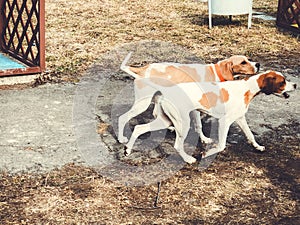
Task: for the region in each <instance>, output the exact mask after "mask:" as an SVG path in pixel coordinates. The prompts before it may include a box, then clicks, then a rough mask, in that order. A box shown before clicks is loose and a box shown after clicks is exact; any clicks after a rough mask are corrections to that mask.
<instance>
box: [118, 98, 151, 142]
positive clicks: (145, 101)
mask: <svg viewBox="0 0 300 225" xmlns="http://www.w3.org/2000/svg"><path fill="white" fill-rule="evenodd" d="M151 100H152V96H151V97H145V98H142V99H138V100H136V101H135V102H134V104H133V106H132V107H131V109H130V110H129V111H128V112H126V113H124V114H123V115H121V116H120V117H119V121H118V140H119V142H120V143H126V142H128V139H127V137H125V136H124V127H125V125H126V123H127V122H128V121H129V120H130V119H132V118H133V117H135V116H137V115H139V114H141V113H142V112H144V111H146V110H147V108H148V107H149V105H150V104H151Z"/></svg>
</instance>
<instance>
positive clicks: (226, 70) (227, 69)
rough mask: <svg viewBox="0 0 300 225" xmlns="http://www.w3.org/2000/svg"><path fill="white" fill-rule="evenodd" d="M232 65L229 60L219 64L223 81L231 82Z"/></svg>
mask: <svg viewBox="0 0 300 225" xmlns="http://www.w3.org/2000/svg"><path fill="white" fill-rule="evenodd" d="M232 67H233V63H232V61H231V60H228V59H226V60H223V61H221V62H220V69H221V73H222V76H223V78H224V79H225V80H233V70H232Z"/></svg>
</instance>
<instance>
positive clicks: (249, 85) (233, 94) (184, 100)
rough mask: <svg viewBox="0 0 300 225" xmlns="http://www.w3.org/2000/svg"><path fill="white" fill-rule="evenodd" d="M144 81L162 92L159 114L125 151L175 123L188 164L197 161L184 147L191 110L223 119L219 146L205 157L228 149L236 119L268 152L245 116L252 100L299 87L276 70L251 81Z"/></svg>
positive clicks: (180, 149)
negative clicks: (141, 137) (140, 137)
mask: <svg viewBox="0 0 300 225" xmlns="http://www.w3.org/2000/svg"><path fill="white" fill-rule="evenodd" d="M140 83H141V85H142V84H144V85H147V86H152V87H153V88H154V89H156V90H157V91H159V92H161V96H160V97H159V98H158V99H156V102H155V104H156V113H157V117H156V119H155V120H153V121H152V122H150V123H148V124H143V125H137V126H135V128H134V131H133V133H132V136H131V138H130V141H129V142H128V143H127V145H126V150H125V154H126V155H128V154H130V152H131V149H132V147H133V145H134V142H135V140H136V139H137V137H138V136H140V135H141V134H143V133H146V132H149V131H155V130H160V129H165V128H168V127H169V126H174V128H175V132H176V140H175V145H174V148H175V149H176V150H177V151H178V153H179V154H180V156H181V157H182V158H183V160H184V161H185V162H188V163H194V162H196V159H195V158H194V157H192V156H190V155H188V154H187V153H185V151H184V147H183V144H184V140H185V138H186V136H187V134H188V131H189V129H190V116H189V114H190V112H192V111H193V110H200V111H203V112H205V113H207V114H209V115H211V116H213V117H215V118H217V119H218V120H219V128H218V134H219V135H218V145H217V147H215V148H212V149H210V150H208V151H207V152H206V153H205V155H204V156H203V157H207V156H210V155H213V154H216V153H218V152H220V151H223V150H224V149H225V145H226V139H227V133H228V130H229V127H230V125H231V124H232V123H233V122H236V123H237V124H238V125H239V126H240V128H241V129H242V131H243V132H244V133H245V135H246V137H247V139H248V141H249V142H250V143H251V144H252V145H253V146H254V147H255V148H256V149H257V150H259V151H264V150H265V147H264V146H261V145H259V144H258V143H257V142H256V141H255V138H254V135H253V134H252V132H251V130H250V128H249V126H248V124H247V122H246V119H245V114H246V112H247V111H248V107H249V103H250V101H251V100H252V99H253V97H254V96H256V95H257V94H259V93H265V94H267V95H269V94H276V95H282V96H284V97H285V98H288V94H287V93H286V92H288V91H293V90H295V89H296V84H294V83H291V82H288V81H286V79H285V77H284V76H283V75H282V74H281V73H279V72H275V71H268V72H265V73H262V74H259V75H254V76H251V77H250V78H248V79H247V80H238V81H228V82H189V83H179V84H176V85H173V84H172V83H171V82H170V83H169V84H167V83H163V84H162V82H161V80H160V79H159V78H150V79H141V80H140Z"/></svg>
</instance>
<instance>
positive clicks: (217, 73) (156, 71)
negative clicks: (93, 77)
mask: <svg viewBox="0 0 300 225" xmlns="http://www.w3.org/2000/svg"><path fill="white" fill-rule="evenodd" d="M130 57H131V53H129V54H128V55H127V56H126V58H125V59H124V61H123V63H122V65H121V70H123V71H125V72H126V73H128V74H130V75H132V76H133V77H134V78H135V80H134V91H135V102H134V104H133V106H132V108H131V109H130V110H129V111H128V112H126V113H125V114H123V115H121V116H120V117H119V122H118V140H119V142H121V143H126V142H127V141H128V139H127V137H125V136H124V127H125V124H126V123H127V122H128V121H129V120H130V119H131V118H133V117H135V116H137V115H139V114H140V113H142V112H144V111H145V110H146V109H147V108H148V107H149V105H150V103H151V101H152V97H153V95H154V93H155V92H157V90H156V89H155V88H153V87H151V86H149V85H147V84H145V83H143V82H140V80H141V79H143V78H155V77H156V78H160V79H161V80H160V81H161V82H171V83H173V84H174V85H175V84H180V83H190V82H208V81H221V82H222V81H228V80H233V79H234V76H235V75H237V74H246V75H253V74H256V73H257V72H258V70H259V67H260V64H259V63H257V62H251V61H249V60H248V59H247V57H245V56H240V55H236V56H232V57H230V58H228V59H225V60H222V61H219V62H218V63H216V64H180V63H153V64H149V65H146V66H143V67H131V66H126V64H127V62H128V60H129V59H130ZM154 116H155V115H154ZM191 116H192V118H193V119H194V120H195V123H194V124H195V130H196V132H197V133H198V134H199V136H200V139H201V140H202V142H204V143H210V142H211V139H210V138H208V137H206V136H205V135H204V134H203V132H202V124H201V118H200V113H199V112H198V111H193V112H192V114H191Z"/></svg>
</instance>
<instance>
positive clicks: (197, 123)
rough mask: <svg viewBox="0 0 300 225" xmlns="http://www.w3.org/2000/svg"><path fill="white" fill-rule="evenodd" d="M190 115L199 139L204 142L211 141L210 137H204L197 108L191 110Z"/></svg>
mask: <svg viewBox="0 0 300 225" xmlns="http://www.w3.org/2000/svg"><path fill="white" fill-rule="evenodd" d="M191 117H192V121H194V126H195V130H196V132H197V133H198V134H199V136H200V139H201V141H202V142H203V143H206V144H209V143H212V139H211V138H209V137H206V136H205V135H204V133H203V130H202V122H201V117H200V112H199V111H197V110H194V111H192V112H191Z"/></svg>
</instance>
